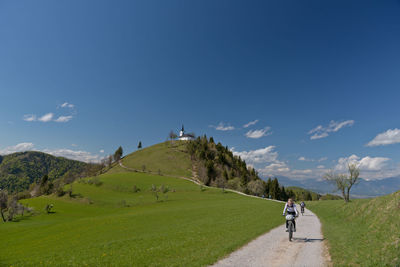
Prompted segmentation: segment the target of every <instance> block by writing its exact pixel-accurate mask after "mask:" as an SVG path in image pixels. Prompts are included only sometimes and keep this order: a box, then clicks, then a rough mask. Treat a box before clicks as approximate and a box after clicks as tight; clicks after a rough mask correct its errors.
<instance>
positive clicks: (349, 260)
mask: <svg viewBox="0 0 400 267" xmlns="http://www.w3.org/2000/svg"><path fill="white" fill-rule="evenodd" d="M308 207H309V208H310V209H311V210H312V211H313V212H315V213H316V214H317V215H318V217H319V219H320V220H321V223H322V231H323V234H324V237H325V238H326V239H327V241H328V244H329V252H330V254H331V258H332V261H333V264H334V266H400V191H398V192H396V193H393V194H390V195H387V196H383V197H378V198H374V199H356V200H352V201H351V202H349V203H347V204H346V203H345V202H344V201H343V200H326V201H314V202H308Z"/></svg>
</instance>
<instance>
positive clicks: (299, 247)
mask: <svg viewBox="0 0 400 267" xmlns="http://www.w3.org/2000/svg"><path fill="white" fill-rule="evenodd" d="M282 209H283V208H282ZM296 224H297V232H296V233H294V235H293V236H294V238H293V241H292V242H289V238H288V233H286V232H285V226H284V225H281V226H279V227H277V228H275V229H272V230H271V231H269V232H268V233H266V234H264V235H262V236H260V237H258V238H257V239H255V240H253V241H251V242H250V243H248V244H247V245H245V246H244V247H242V248H240V249H239V250H237V251H235V252H233V253H232V254H231V255H229V256H228V257H227V258H225V259H222V260H220V261H219V262H217V263H216V264H214V265H213V266H216V267H225V266H238V267H239V266H240V267H245V266H251V267H256V266H271V267H272V266H307V267H313V266H328V260H327V258H328V257H329V256H328V255H325V254H326V250H325V249H324V243H323V236H322V233H321V223H320V222H319V219H318V217H317V216H316V215H315V214H314V213H312V212H311V211H310V210H307V209H306V210H305V213H304V216H302V215H300V217H299V218H298V219H297V220H296Z"/></svg>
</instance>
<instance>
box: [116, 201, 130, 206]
mask: <svg viewBox="0 0 400 267" xmlns="http://www.w3.org/2000/svg"><path fill="white" fill-rule="evenodd" d="M118 206H120V207H130V205H129V204H128V203H126V201H125V199H123V200H121V201H120V202H118Z"/></svg>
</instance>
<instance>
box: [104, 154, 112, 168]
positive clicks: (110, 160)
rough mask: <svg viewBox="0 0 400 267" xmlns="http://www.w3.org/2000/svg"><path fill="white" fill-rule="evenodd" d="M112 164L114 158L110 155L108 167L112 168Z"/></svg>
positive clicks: (107, 162)
mask: <svg viewBox="0 0 400 267" xmlns="http://www.w3.org/2000/svg"><path fill="white" fill-rule="evenodd" d="M112 162H113V157H112V156H111V155H109V156H108V158H107V161H106V164H107V167H111V165H112Z"/></svg>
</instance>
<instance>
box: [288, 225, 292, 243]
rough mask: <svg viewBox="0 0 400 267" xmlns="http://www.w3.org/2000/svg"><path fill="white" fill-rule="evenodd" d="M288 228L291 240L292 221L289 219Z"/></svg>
mask: <svg viewBox="0 0 400 267" xmlns="http://www.w3.org/2000/svg"><path fill="white" fill-rule="evenodd" d="M288 230H289V241H292V237H293V222H292V221H289V225H288Z"/></svg>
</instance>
